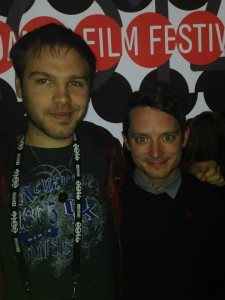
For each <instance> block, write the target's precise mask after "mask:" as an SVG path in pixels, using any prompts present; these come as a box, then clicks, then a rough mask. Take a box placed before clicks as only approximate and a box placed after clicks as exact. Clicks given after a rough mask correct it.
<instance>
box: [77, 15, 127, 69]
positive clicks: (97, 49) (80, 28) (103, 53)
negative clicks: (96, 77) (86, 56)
mask: <svg viewBox="0 0 225 300" xmlns="http://www.w3.org/2000/svg"><path fill="white" fill-rule="evenodd" d="M75 32H76V33H77V34H79V35H81V36H82V37H83V38H84V40H85V41H86V42H87V44H88V45H89V46H90V48H91V49H92V51H93V52H94V54H95V56H96V59H97V70H98V71H103V70H106V69H109V68H111V67H113V66H114V65H115V64H117V63H118V61H119V60H120V58H121V55H122V39H121V28H120V26H119V25H118V24H117V23H116V22H115V21H114V20H113V19H111V18H110V17H107V16H105V15H99V14H96V15H92V16H89V17H86V18H84V19H83V20H82V21H81V22H80V23H79V24H78V25H77V26H76V28H75Z"/></svg>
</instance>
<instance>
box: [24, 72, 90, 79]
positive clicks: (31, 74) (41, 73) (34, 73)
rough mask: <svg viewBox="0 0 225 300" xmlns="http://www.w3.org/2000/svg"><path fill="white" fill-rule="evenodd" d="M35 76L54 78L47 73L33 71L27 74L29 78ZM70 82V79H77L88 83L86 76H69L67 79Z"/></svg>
mask: <svg viewBox="0 0 225 300" xmlns="http://www.w3.org/2000/svg"><path fill="white" fill-rule="evenodd" d="M35 76H44V77H47V78H55V76H54V75H52V74H50V73H48V72H44V71H33V72H31V73H30V74H29V78H32V77H35ZM69 79H70V80H72V79H79V80H85V81H88V76H87V75H71V76H70V77H69Z"/></svg>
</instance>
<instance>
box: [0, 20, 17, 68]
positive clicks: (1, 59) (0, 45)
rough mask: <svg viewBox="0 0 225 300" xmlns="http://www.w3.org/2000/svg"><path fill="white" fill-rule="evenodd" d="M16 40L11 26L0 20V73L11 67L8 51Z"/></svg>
mask: <svg viewBox="0 0 225 300" xmlns="http://www.w3.org/2000/svg"><path fill="white" fill-rule="evenodd" d="M16 41H17V37H16V35H15V33H14V32H13V30H12V28H11V27H10V26H8V25H7V24H6V23H4V22H1V21H0V73H4V72H6V71H7V70H9V69H10V68H11V67H12V61H11V60H10V58H9V51H10V49H11V48H12V46H13V45H14V44H15V42H16Z"/></svg>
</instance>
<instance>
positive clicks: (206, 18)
mask: <svg viewBox="0 0 225 300" xmlns="http://www.w3.org/2000/svg"><path fill="white" fill-rule="evenodd" d="M223 36H224V25H223V23H222V22H221V20H220V19H219V18H218V17H217V16H216V15H214V14H212V13H210V12H207V11H196V12H193V13H191V14H189V15H188V16H186V17H185V18H184V19H183V20H182V22H181V23H180V25H179V27H178V29H177V47H178V50H179V52H180V54H181V55H182V56H183V58H184V59H185V60H187V61H189V62H190V63H192V64H195V65H207V64H209V63H211V62H213V61H215V60H216V59H217V58H218V57H219V56H220V55H221V54H222V52H223V51H224V42H223ZM222 44H223V45H222ZM221 48H223V49H221Z"/></svg>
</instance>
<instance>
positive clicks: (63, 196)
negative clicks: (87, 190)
mask: <svg viewBox="0 0 225 300" xmlns="http://www.w3.org/2000/svg"><path fill="white" fill-rule="evenodd" d="M58 200H59V202H61V203H65V202H66V201H67V200H68V194H67V193H66V192H60V193H59V194H58Z"/></svg>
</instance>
